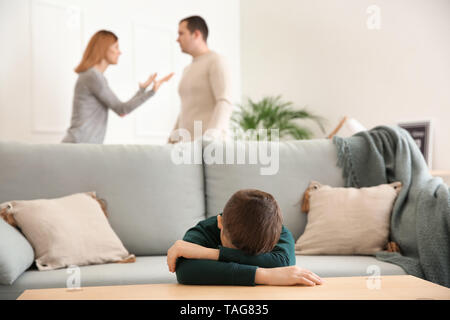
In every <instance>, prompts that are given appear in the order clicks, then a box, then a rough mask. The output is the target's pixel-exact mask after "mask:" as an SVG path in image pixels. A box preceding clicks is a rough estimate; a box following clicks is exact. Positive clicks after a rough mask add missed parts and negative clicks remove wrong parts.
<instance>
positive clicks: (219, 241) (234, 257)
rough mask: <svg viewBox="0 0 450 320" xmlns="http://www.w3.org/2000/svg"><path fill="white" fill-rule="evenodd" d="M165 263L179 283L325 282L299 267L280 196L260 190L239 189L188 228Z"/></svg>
mask: <svg viewBox="0 0 450 320" xmlns="http://www.w3.org/2000/svg"><path fill="white" fill-rule="evenodd" d="M167 265H168V267H169V271H170V272H176V275H177V280H178V282H179V283H181V284H194V285H202V284H203V285H244V286H252V285H256V284H267V285H297V284H302V285H308V286H314V285H316V284H322V279H320V277H319V276H317V275H316V274H314V273H313V272H311V271H309V270H306V269H302V268H300V267H298V266H296V257H295V241H294V238H293V237H292V234H291V232H290V231H289V230H288V229H287V228H286V227H285V226H283V225H282V214H281V209H280V207H279V205H278V203H277V201H276V200H275V199H274V197H273V196H272V195H271V194H269V193H266V192H263V191H260V190H256V189H244V190H239V191H237V192H236V193H234V194H233V195H232V196H231V198H230V199H229V200H228V201H227V203H226V204H225V207H224V209H223V213H222V214H221V215H218V216H214V217H210V218H208V219H206V220H203V221H200V222H199V223H198V224H197V225H196V226H194V227H193V228H190V229H189V230H188V231H187V232H186V234H185V236H184V237H183V240H177V241H176V242H175V244H174V245H173V246H172V247H171V248H170V249H169V250H168V252H167Z"/></svg>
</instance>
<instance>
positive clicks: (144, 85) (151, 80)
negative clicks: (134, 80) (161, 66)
mask: <svg viewBox="0 0 450 320" xmlns="http://www.w3.org/2000/svg"><path fill="white" fill-rule="evenodd" d="M155 78H156V73H153V74H152V75H150V77H148V79H147V81H145V82H142V83H139V87H140V88H142V89H146V88H147V87H148V86H149V85H150V84H151V83H152V82H153V81H155Z"/></svg>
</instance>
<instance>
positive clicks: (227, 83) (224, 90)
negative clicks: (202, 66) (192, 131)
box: [205, 57, 233, 132]
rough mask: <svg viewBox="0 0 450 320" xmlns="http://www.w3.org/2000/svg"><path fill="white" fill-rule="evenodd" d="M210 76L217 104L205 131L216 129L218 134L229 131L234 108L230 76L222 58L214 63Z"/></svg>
mask: <svg viewBox="0 0 450 320" xmlns="http://www.w3.org/2000/svg"><path fill="white" fill-rule="evenodd" d="M208 75H209V81H210V83H211V88H212V92H213V95H214V98H215V100H216V104H215V106H214V110H213V113H212V115H211V118H210V119H209V121H208V124H207V126H206V128H205V131H206V130H208V129H216V130H218V132H224V131H226V130H228V127H229V122H230V118H231V114H232V112H233V106H232V104H231V79H230V74H229V71H228V66H227V65H226V63H225V61H224V60H223V58H222V57H220V58H219V59H217V60H216V61H214V63H213V64H212V65H211V68H210V70H209V74H208Z"/></svg>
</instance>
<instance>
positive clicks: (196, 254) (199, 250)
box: [167, 240, 219, 272]
mask: <svg viewBox="0 0 450 320" xmlns="http://www.w3.org/2000/svg"><path fill="white" fill-rule="evenodd" d="M179 257H184V258H187V259H205V260H219V250H218V249H211V248H205V247H202V246H201V245H198V244H195V243H191V242H187V241H183V240H177V241H176V242H175V243H174V244H173V246H171V247H170V248H169V250H168V251H167V265H168V266H169V271H170V272H175V267H176V263H177V259H178V258H179Z"/></svg>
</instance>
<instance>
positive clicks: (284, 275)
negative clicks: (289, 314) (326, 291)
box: [176, 258, 322, 286]
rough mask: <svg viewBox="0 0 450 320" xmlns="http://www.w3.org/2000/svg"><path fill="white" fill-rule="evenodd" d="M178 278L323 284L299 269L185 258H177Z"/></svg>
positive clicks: (204, 281) (197, 281)
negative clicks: (261, 266)
mask: <svg viewBox="0 0 450 320" xmlns="http://www.w3.org/2000/svg"><path fill="white" fill-rule="evenodd" d="M176 275H177V280H178V282H179V283H181V284H187V285H235V286H236V285H241V286H254V285H256V284H266V285H281V286H290V285H299V284H300V285H307V286H314V285H316V284H322V279H320V277H319V276H317V275H316V274H314V273H313V272H311V271H309V270H306V269H302V268H299V267H298V266H289V267H279V268H268V269H266V268H258V267H256V266H249V265H245V264H239V263H234V262H222V261H213V260H190V259H184V258H180V259H178V263H177V271H176Z"/></svg>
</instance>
